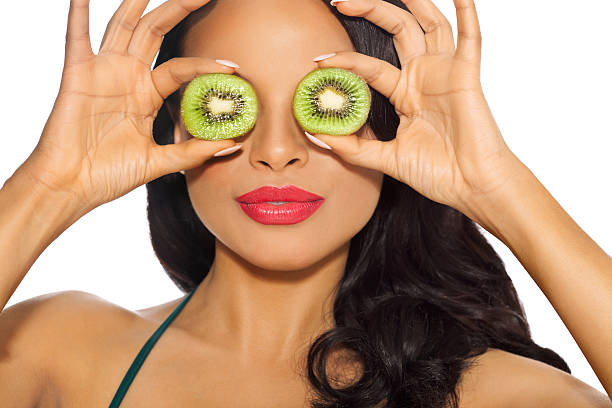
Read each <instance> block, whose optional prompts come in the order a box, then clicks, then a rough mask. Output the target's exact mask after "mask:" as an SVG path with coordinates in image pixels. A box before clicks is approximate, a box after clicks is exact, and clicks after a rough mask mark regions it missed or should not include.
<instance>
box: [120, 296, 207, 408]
mask: <svg viewBox="0 0 612 408" xmlns="http://www.w3.org/2000/svg"><path fill="white" fill-rule="evenodd" d="M198 286H199V285H198ZM198 286H196V287H195V288H194V289H193V290H192V291H191V293H189V295H188V296H187V297H186V298H185V299H184V300H183V301H182V302H181V303H180V304H179V305H178V306H177V307H176V308H175V309H174V311H173V312H172V313H171V314H170V316H168V317H167V318H166V320H165V321H164V322H163V323H162V324H161V325H160V326H159V327H158V328H157V330H156V331H155V333H153V334H152V335H151V337H149V340H147V342H146V343H145V344H144V346H142V348H141V349H140V351H139V352H138V355H137V356H136V358H135V359H134V361H133V362H132V365H131V366H130V368H129V369H128V370H127V372H126V374H125V376H124V377H123V380H122V381H121V384H120V385H119V389H117V392H116V393H115V396H114V397H113V400H112V401H111V403H110V405H109V408H117V407H119V404H121V401H122V400H123V397H124V396H125V393H126V392H127V390H128V388H130V385H131V384H132V381H134V377H136V373H138V370H139V369H140V367H141V366H142V363H144V361H145V359H146V358H147V356H148V355H149V353H150V352H151V349H152V348H153V346H154V345H155V343H157V340H159V338H160V337H161V335H162V334H163V333H164V331H165V330H166V329H167V328H168V326H170V323H172V321H173V320H174V319H175V318H176V316H178V314H179V313H180V312H181V310H183V307H185V305H186V304H187V301H189V299H191V296H192V295H193V293H194V292H195V291H196V289H197V288H198Z"/></svg>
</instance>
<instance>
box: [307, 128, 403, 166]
mask: <svg viewBox="0 0 612 408" xmlns="http://www.w3.org/2000/svg"><path fill="white" fill-rule="evenodd" d="M304 133H305V134H306V137H307V138H308V139H309V140H310V141H311V142H312V143H314V144H316V145H317V146H319V147H322V148H324V149H330V150H331V151H332V152H334V153H336V154H337V155H338V156H340V158H341V159H342V160H344V161H346V162H347V163H350V164H354V165H356V166H361V167H366V168H369V169H373V170H377V171H380V172H382V173H387V171H386V169H387V168H388V167H389V165H390V160H391V159H393V157H394V155H393V154H392V149H393V145H394V144H395V143H394V141H395V140H394V139H393V140H390V141H388V142H383V141H380V140H377V139H366V138H364V137H358V136H357V135H355V134H352V135H346V136H344V135H343V136H335V135H326V134H321V133H315V134H314V135H311V134H310V133H308V132H304ZM321 143H323V144H321ZM325 146H327V147H325Z"/></svg>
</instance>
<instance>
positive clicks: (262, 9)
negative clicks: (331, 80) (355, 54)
mask: <svg viewBox="0 0 612 408" xmlns="http://www.w3.org/2000/svg"><path fill="white" fill-rule="evenodd" d="M186 27H187V30H186V32H185V36H184V37H183V42H182V51H183V52H182V54H183V56H187V57H192V56H193V57H195V56H198V57H209V58H215V59H217V58H219V59H230V60H232V61H235V62H237V63H238V64H239V65H240V66H241V68H243V69H244V70H245V73H247V72H248V71H250V68H253V66H252V65H255V64H257V66H261V64H264V65H265V66H267V67H270V68H272V69H273V67H274V66H282V67H283V69H288V68H289V67H290V66H292V65H298V66H302V67H303V66H304V65H305V64H308V66H310V65H311V63H313V61H312V58H314V57H315V56H317V55H320V54H323V53H328V52H334V51H343V50H349V51H352V50H354V48H353V46H352V44H351V40H350V38H349V37H348V34H347V33H346V31H345V30H344V28H343V26H342V24H341V23H340V21H339V20H338V19H337V18H336V16H335V15H334V14H333V12H332V11H331V10H330V9H329V8H328V7H327V5H326V4H325V1H324V0H213V1H211V2H210V3H208V4H206V5H205V6H204V7H202V9H201V10H199V11H198V12H195V13H192V14H191V15H190V16H189V17H188V24H187V26H186ZM247 66H248V67H249V69H247Z"/></svg>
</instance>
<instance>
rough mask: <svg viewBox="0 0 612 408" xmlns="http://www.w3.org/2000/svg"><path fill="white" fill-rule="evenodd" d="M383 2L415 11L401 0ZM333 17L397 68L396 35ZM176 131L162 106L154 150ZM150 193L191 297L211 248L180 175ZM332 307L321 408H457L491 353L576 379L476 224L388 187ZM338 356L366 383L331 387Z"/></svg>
mask: <svg viewBox="0 0 612 408" xmlns="http://www.w3.org/2000/svg"><path fill="white" fill-rule="evenodd" d="M324 1H325V0H324ZM387 1H388V2H389V3H392V4H394V5H396V6H398V7H401V8H403V9H404V10H407V9H406V7H405V5H404V4H403V3H401V2H400V1H399V0H387ZM325 3H326V4H327V3H328V2H327V1H325ZM204 7H206V6H204ZM328 7H329V8H330V11H331V12H332V13H334V14H335V15H336V17H337V18H338V19H339V20H340V22H341V23H342V25H343V26H344V28H345V30H346V32H347V33H348V36H349V37H350V39H351V41H352V43H353V46H354V48H355V50H356V51H357V52H360V53H363V54H366V55H370V56H373V57H376V58H379V59H382V60H385V61H387V62H389V63H391V64H393V65H395V66H396V67H399V66H400V65H399V60H398V57H397V54H396V52H395V48H394V46H393V38H392V36H391V35H390V34H389V33H387V32H386V31H384V30H383V29H381V28H380V27H378V26H376V25H374V24H372V23H370V22H369V21H367V20H365V19H363V18H356V17H349V16H345V15H342V14H341V13H339V12H338V11H337V10H336V9H335V8H334V7H332V6H329V5H328ZM187 19H188V18H186V19H185V20H183V21H182V22H181V23H180V24H178V25H177V26H176V27H174V29H173V30H172V31H170V32H169V33H168V34H166V36H165V37H164V40H163V43H162V45H161V49H160V52H159V56H158V58H157V61H156V63H155V66H158V65H160V64H161V63H163V62H165V61H167V60H169V59H171V58H173V57H177V56H180V50H179V48H180V41H181V39H182V37H183V34H184V32H185V30H186V21H187ZM370 90H371V92H372V97H373V99H372V106H371V110H370V116H369V118H368V121H367V125H369V126H370V128H371V129H372V131H373V132H374V134H375V135H376V137H377V138H378V140H384V141H387V140H390V139H392V138H394V137H395V133H396V130H397V127H398V124H399V118H398V116H397V114H396V113H395V110H394V107H393V106H392V105H391V103H390V102H389V101H388V99H386V98H385V97H384V96H382V95H381V94H380V93H378V92H377V91H376V90H374V89H372V88H370ZM177 94H178V92H176V93H175V94H173V95H172V96H170V97H169V98H173V100H174V105H173V106H178V101H177V98H178V95H177ZM172 126H173V122H172V119H171V117H170V116H169V113H168V111H167V106H166V104H164V106H163V107H162V108H161V109H160V111H159V113H158V116H157V117H156V119H155V123H154V128H153V134H154V138H155V140H156V142H157V143H158V144H162V145H163V144H169V143H173V132H172ZM147 192H148V207H147V215H148V219H149V224H150V232H151V241H152V244H153V248H154V250H155V253H156V255H157V257H158V258H159V261H160V262H161V264H162V265H163V267H164V269H165V270H166V272H167V273H168V275H169V276H170V278H171V279H172V281H173V282H174V283H175V284H176V285H177V286H178V287H179V288H180V289H181V290H182V291H184V292H185V293H187V292H189V291H191V290H192V289H194V288H195V287H196V286H197V285H198V284H199V283H200V282H201V281H202V280H203V279H204V277H205V275H206V273H208V270H209V268H210V267H211V265H212V262H213V259H214V256H215V237H214V236H213V235H212V234H211V233H210V232H209V231H208V230H207V229H206V227H205V226H204V225H203V224H202V222H201V220H200V219H199V218H198V216H197V214H196V213H195V211H194V209H193V207H192V205H191V202H190V199H189V196H188V194H187V185H186V182H185V177H184V176H183V175H181V174H180V173H171V174H168V175H165V176H163V177H160V178H158V179H156V180H153V181H151V182H149V183H148V184H147ZM333 307H334V309H333V316H334V319H335V327H334V328H332V329H331V330H329V331H327V332H325V333H323V334H322V335H320V336H319V337H318V338H317V339H316V340H315V341H314V343H313V344H312V345H311V347H310V349H309V352H308V359H307V361H308V367H307V371H308V379H309V381H310V383H311V385H312V389H313V390H314V392H315V393H316V398H314V399H313V401H312V407H313V408H331V407H337V408H340V407H351V408H357V407H372V406H374V405H375V404H377V403H380V402H381V401H382V400H384V399H385V398H386V399H387V405H386V406H387V407H388V408H395V407H402V408H406V407H432V408H433V407H440V408H441V407H457V406H458V395H457V393H456V385H457V383H458V381H459V379H460V376H461V373H462V372H463V371H464V370H465V369H467V368H468V367H469V366H471V365H472V364H473V363H474V361H472V360H470V361H468V359H470V358H471V357H476V356H478V355H480V354H482V353H484V352H485V351H486V350H487V348H497V349H502V350H506V351H508V352H511V353H514V354H518V355H521V356H525V357H528V358H531V359H535V360H539V361H542V362H544V363H547V364H549V365H551V366H553V367H556V368H558V369H561V370H563V371H565V372H567V373H571V371H570V369H569V367H568V365H567V364H566V362H565V361H564V360H563V359H562V358H561V357H560V356H559V355H558V354H557V353H555V352H554V351H552V350H550V349H548V348H543V347H540V346H539V345H537V344H536V343H535V342H534V341H533V340H532V339H531V333H530V329H529V324H528V322H527V319H526V316H525V312H524V310H523V307H522V304H521V302H520V301H519V299H518V295H517V293H516V290H515V288H514V285H513V284H512V281H511V280H510V278H509V276H508V274H507V273H506V270H505V267H504V263H503V261H502V260H501V258H500V257H499V256H498V254H497V253H496V252H495V250H494V249H493V248H492V247H491V245H490V244H489V243H488V242H487V240H486V239H485V237H484V236H483V235H482V233H481V232H480V231H479V229H478V226H477V224H475V223H474V222H473V221H472V220H471V219H469V218H468V217H467V216H465V215H464V214H462V213H461V212H459V211H457V210H455V209H454V208H452V207H449V206H446V205H443V204H440V203H437V202H435V201H432V200H429V199H428V198H426V197H424V196H423V195H421V194H419V193H417V192H416V191H415V190H413V189H412V188H411V187H409V186H408V185H406V184H403V183H401V182H399V181H397V180H395V179H393V178H391V177H389V176H387V175H385V176H384V180H383V185H382V190H381V196H380V199H379V201H378V205H377V207H376V210H375V211H374V214H373V215H372V218H371V219H370V220H369V221H368V223H367V224H366V225H365V226H364V227H363V228H362V230H361V231H359V232H358V233H357V234H356V235H355V236H354V237H353V238H352V239H351V242H350V249H349V255H348V259H347V263H346V269H345V271H344V275H343V276H342V279H341V280H340V282H339V284H338V288H337V292H336V297H335V299H334V306H333ZM338 347H341V348H343V349H346V350H349V351H351V352H352V354H353V355H354V356H356V357H355V358H356V360H358V361H359V362H360V363H361V366H362V367H363V370H362V372H361V376H360V377H359V378H357V379H355V381H353V382H352V383H350V384H349V385H348V386H345V387H343V388H340V387H337V386H332V384H331V383H330V380H333V378H331V377H329V376H328V372H329V370H328V369H327V370H326V363H327V362H328V357H330V358H331V353H333V352H334V351H335V350H336V349H337V348H338ZM328 368H329V367H328Z"/></svg>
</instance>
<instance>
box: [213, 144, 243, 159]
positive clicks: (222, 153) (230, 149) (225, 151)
mask: <svg viewBox="0 0 612 408" xmlns="http://www.w3.org/2000/svg"><path fill="white" fill-rule="evenodd" d="M241 147H242V143H238V144H237V145H235V146H232V147H228V148H227V149H223V150H219V151H218V152H217V153H215V154H214V155H213V156H215V157H219V156H225V155H228V154H230V153H234V152H235V151H236V150H238V149H240V148H241Z"/></svg>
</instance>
